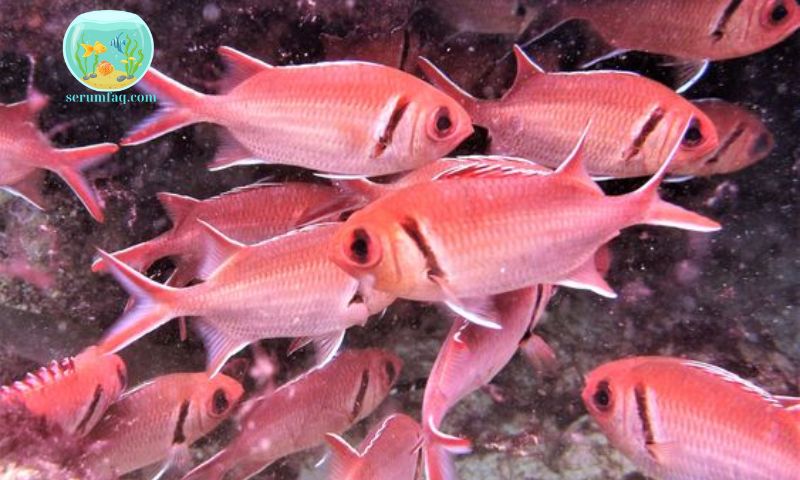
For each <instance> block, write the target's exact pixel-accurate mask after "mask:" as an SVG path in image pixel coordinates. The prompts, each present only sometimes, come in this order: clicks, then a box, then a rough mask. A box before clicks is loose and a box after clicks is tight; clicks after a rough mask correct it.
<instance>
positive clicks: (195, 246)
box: [92, 182, 357, 286]
mask: <svg viewBox="0 0 800 480" xmlns="http://www.w3.org/2000/svg"><path fill="white" fill-rule="evenodd" d="M158 198H159V200H160V201H161V205H162V206H163V207H164V209H165V210H166V212H167V215H168V216H169V217H170V220H172V228H171V229H170V230H168V231H167V232H165V233H163V234H161V235H159V236H158V237H156V238H154V239H152V240H148V241H146V242H143V243H139V244H137V245H133V246H132V247H129V248H126V249H125V250H121V251H119V252H115V253H114V254H113V255H114V256H115V257H117V258H118V259H120V260H121V261H123V262H125V263H127V264H128V265H130V266H131V267H133V268H135V269H136V270H138V271H140V272H145V271H146V270H147V269H148V268H149V267H150V266H151V265H152V264H153V263H154V262H155V261H156V260H158V259H160V258H164V257H170V258H171V259H173V261H174V262H175V264H176V270H175V273H174V274H173V276H172V278H171V279H170V281H169V282H167V283H168V284H169V285H173V286H184V285H186V284H188V283H189V282H190V281H191V280H192V279H194V278H199V277H198V272H197V271H198V269H199V267H200V264H201V262H202V260H203V254H204V243H203V239H204V228H203V226H202V224H201V223H200V222H198V220H202V221H204V222H207V223H209V224H210V225H213V226H214V228H216V229H217V230H219V231H220V232H221V233H223V234H224V235H226V236H228V237H230V238H231V239H233V240H236V241H238V242H241V243H244V244H253V243H258V242H261V241H263V240H267V239H269V238H272V237H275V236H277V235H281V234H284V233H286V232H288V231H290V230H292V229H294V228H297V227H299V226H302V225H305V224H309V223H314V222H316V221H318V220H321V219H324V218H331V219H333V217H335V216H336V214H338V213H341V212H343V211H344V210H346V209H348V208H350V207H352V206H355V203H356V202H357V199H355V198H350V196H349V195H345V194H343V193H341V192H340V191H339V190H337V189H336V188H334V187H330V186H326V185H315V184H310V183H300V182H293V183H285V184H274V183H257V184H253V185H249V186H246V187H240V188H236V189H234V190H231V191H229V192H226V193H223V194H221V195H217V196H215V197H212V198H209V199H206V200H196V199H194V198H191V197H186V196H182V195H176V194H172V193H159V194H158ZM92 269H93V270H94V271H99V270H102V269H104V265H103V261H102V260H98V261H96V262H95V263H94V265H93V266H92Z"/></svg>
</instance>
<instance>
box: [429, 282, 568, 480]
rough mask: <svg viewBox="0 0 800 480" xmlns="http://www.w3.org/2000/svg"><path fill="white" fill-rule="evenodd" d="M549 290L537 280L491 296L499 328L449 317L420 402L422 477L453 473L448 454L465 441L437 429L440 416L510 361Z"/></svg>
mask: <svg viewBox="0 0 800 480" xmlns="http://www.w3.org/2000/svg"><path fill="white" fill-rule="evenodd" d="M552 290H553V288H552V287H551V286H550V285H537V286H535V287H530V288H526V289H523V290H518V291H515V292H509V293H504V294H500V295H496V296H495V297H493V298H492V300H491V301H492V302H493V303H494V306H495V309H496V310H497V312H498V322H499V324H500V326H501V327H502V329H500V330H491V329H487V328H481V327H480V326H477V325H474V324H472V323H470V322H468V321H467V320H466V319H463V318H459V319H457V320H456V321H454V322H453V326H452V327H451V329H450V333H448V334H447V338H446V339H445V341H444V343H443V344H442V347H441V349H440V350H439V355H438V356H437V357H436V362H435V363H434V364H433V369H432V370H431V373H430V375H429V376H428V382H427V385H426V386H425V397H424V399H423V401H422V422H423V428H424V429H425V430H424V431H425V446H424V450H423V452H424V453H423V458H424V460H425V473H426V478H428V480H453V479H455V478H457V475H456V472H455V466H454V465H453V461H452V458H451V453H467V452H469V451H470V442H469V441H468V440H466V439H461V438H456V437H453V436H450V435H447V434H444V433H442V432H441V431H440V430H439V427H440V426H441V424H442V420H443V419H444V417H445V415H446V414H447V411H448V410H450V409H451V408H452V407H453V405H455V404H456V403H458V402H460V401H461V399H463V398H464V397H466V396H467V395H469V394H470V393H472V392H474V391H475V390H477V389H478V388H480V387H482V386H484V385H486V384H487V383H489V382H490V381H491V380H492V378H494V376H495V375H497V373H498V372H499V371H500V370H501V369H502V368H503V367H504V366H505V365H506V364H507V363H508V362H509V360H511V358H512V357H513V356H514V352H516V351H517V348H518V347H519V343H520V341H521V340H522V338H523V336H524V335H525V333H526V332H527V331H528V330H529V328H530V327H531V324H532V323H533V324H535V323H536V322H537V321H538V318H539V317H540V316H541V314H542V312H543V311H544V308H545V306H546V305H547V302H548V301H549V300H550V295H551V294H552Z"/></svg>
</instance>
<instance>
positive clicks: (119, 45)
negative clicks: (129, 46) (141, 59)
mask: <svg viewBox="0 0 800 480" xmlns="http://www.w3.org/2000/svg"><path fill="white" fill-rule="evenodd" d="M124 33H125V32H119V33H118V34H117V36H116V37H114V38H112V39H111V42H109V45H111V46H112V47H114V48H116V49H117V51H118V52H119V53H125V50H123V48H124V47H125V43H126V42H127V40H123V39H122V35H123V34H124Z"/></svg>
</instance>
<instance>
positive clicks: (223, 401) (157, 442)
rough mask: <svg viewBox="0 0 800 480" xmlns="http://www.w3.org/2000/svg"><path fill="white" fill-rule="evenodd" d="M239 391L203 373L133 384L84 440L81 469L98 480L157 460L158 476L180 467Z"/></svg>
mask: <svg viewBox="0 0 800 480" xmlns="http://www.w3.org/2000/svg"><path fill="white" fill-rule="evenodd" d="M242 393H243V389H242V386H241V385H240V384H239V382H237V381H236V380H234V379H232V378H230V377H228V376H226V375H216V376H214V377H213V378H208V375H207V374H206V373H203V372H201V373H173V374H170V375H164V376H161V377H158V378H156V379H154V380H152V381H149V382H146V383H144V384H142V385H139V386H138V387H136V388H134V389H133V390H131V391H130V392H127V393H125V395H124V396H123V397H122V398H121V399H120V400H119V401H118V402H117V403H115V404H114V405H112V406H111V408H110V409H109V410H108V412H107V413H106V415H105V416H104V417H103V419H102V420H101V421H100V423H98V424H97V426H96V427H95V428H94V430H92V432H91V434H90V435H89V436H88V437H86V439H85V441H86V443H85V445H86V448H85V452H86V453H85V454H84V455H83V457H82V458H80V459H79V462H80V463H81V467H82V468H84V469H87V470H88V471H90V472H92V473H94V474H95V475H97V477H98V478H117V477H119V476H121V475H124V474H126V473H128V472H132V471H134V470H138V469H140V468H143V467H146V466H148V465H152V464H155V463H157V462H162V461H164V465H163V467H162V469H161V471H162V472H166V471H168V470H172V469H177V470H180V469H186V467H187V466H188V465H187V464H188V463H189V462H190V461H191V459H190V457H189V446H190V445H191V444H193V443H194V442H196V441H197V440H198V439H200V438H201V437H204V436H205V435H206V434H208V433H210V432H211V431H212V430H214V429H215V428H217V426H218V425H219V424H220V422H222V421H223V420H225V419H226V418H227V417H228V416H229V415H230V414H231V412H233V410H234V408H235V407H236V406H237V404H238V402H239V399H240V398H241V396H242ZM184 471H185V470H184Z"/></svg>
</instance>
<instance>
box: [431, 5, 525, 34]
mask: <svg viewBox="0 0 800 480" xmlns="http://www.w3.org/2000/svg"><path fill="white" fill-rule="evenodd" d="M425 4H427V6H428V7H429V8H431V9H432V10H433V11H435V12H436V13H437V15H438V16H439V18H440V19H441V20H442V21H444V22H446V23H447V24H449V25H451V26H452V27H453V28H455V29H456V30H457V31H458V32H459V33H461V32H472V33H485V34H495V35H496V34H502V35H518V34H520V33H522V31H523V30H524V29H525V27H526V26H527V25H528V24H529V23H530V21H531V20H532V19H533V17H534V13H535V12H534V10H533V9H532V8H529V7H528V5H527V2H525V1H521V0H489V1H486V0H466V1H461V2H450V1H447V0H428V1H427V2H425Z"/></svg>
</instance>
